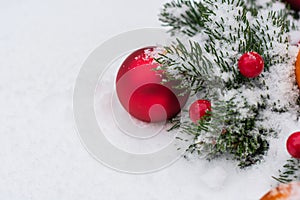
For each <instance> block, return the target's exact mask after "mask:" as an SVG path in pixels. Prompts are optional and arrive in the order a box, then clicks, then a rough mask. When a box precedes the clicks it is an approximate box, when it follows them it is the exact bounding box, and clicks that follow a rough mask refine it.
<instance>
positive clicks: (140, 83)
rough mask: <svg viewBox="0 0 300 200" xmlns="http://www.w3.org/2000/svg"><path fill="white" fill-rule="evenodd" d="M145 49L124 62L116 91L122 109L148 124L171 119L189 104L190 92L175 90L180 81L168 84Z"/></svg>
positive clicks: (152, 48)
mask: <svg viewBox="0 0 300 200" xmlns="http://www.w3.org/2000/svg"><path fill="white" fill-rule="evenodd" d="M154 49H155V47H145V48H141V49H138V50H136V51H134V52H133V53H131V54H130V55H129V56H128V57H127V58H126V59H125V60H124V62H123V63H122V65H121V67H120V69H119V71H118V74H117V78H116V90H117V95H118V98H119V100H120V102H121V104H122V106H123V107H124V108H125V109H126V110H127V112H129V113H130V114H131V115H132V116H134V117H135V118H137V119H139V120H142V121H145V122H161V121H165V120H167V119H171V118H173V117H174V116H176V114H178V113H179V112H180V110H181V108H182V107H183V106H184V105H185V103H186V101H187V99H188V96H189V93H186V94H185V95H180V94H182V92H183V90H179V89H175V88H174V86H176V84H177V85H178V84H179V82H178V81H168V82H166V83H164V84H162V81H163V80H164V79H166V77H165V75H164V73H163V71H162V70H157V69H156V68H157V67H158V66H159V65H158V64H157V63H156V62H154V60H153V57H152V56H151V52H153V51H154Z"/></svg>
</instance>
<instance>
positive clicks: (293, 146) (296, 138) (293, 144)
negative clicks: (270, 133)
mask: <svg viewBox="0 0 300 200" xmlns="http://www.w3.org/2000/svg"><path fill="white" fill-rule="evenodd" d="M286 148H287V150H288V152H289V154H290V155H291V156H292V157H294V158H300V132H295V133H293V134H292V135H290V136H289V138H288V140H287V142H286Z"/></svg>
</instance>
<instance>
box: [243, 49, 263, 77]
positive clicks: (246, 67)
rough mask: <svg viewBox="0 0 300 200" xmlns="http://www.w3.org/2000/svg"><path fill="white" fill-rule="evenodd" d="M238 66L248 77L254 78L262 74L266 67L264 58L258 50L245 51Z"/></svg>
mask: <svg viewBox="0 0 300 200" xmlns="http://www.w3.org/2000/svg"><path fill="white" fill-rule="evenodd" d="M238 68H239V70H240V72H241V74H242V75H243V76H245V77H247V78H254V77H257V76H259V75H260V74H261V72H262V71H263V69H264V60H263V58H262V57H261V56H260V55H259V54H258V53H256V52H254V51H252V52H247V53H244V54H243V55H242V56H241V57H240V59H239V61H238Z"/></svg>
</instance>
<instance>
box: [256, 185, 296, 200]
mask: <svg viewBox="0 0 300 200" xmlns="http://www.w3.org/2000/svg"><path fill="white" fill-rule="evenodd" d="M294 199H300V182H294V183H289V184H283V185H279V186H278V187H277V188H274V189H272V190H271V191H270V192H268V193H267V194H266V195H264V196H263V197H262V198H261V199H260V200H294Z"/></svg>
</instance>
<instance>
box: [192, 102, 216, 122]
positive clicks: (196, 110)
mask: <svg viewBox="0 0 300 200" xmlns="http://www.w3.org/2000/svg"><path fill="white" fill-rule="evenodd" d="M208 112H211V103H210V101H208V100H204V99H199V100H197V101H195V102H194V103H192V105H191V106H190V109H189V115H190V119H191V120H192V121H193V122H194V123H195V124H197V123H198V121H199V120H200V119H202V118H203V117H204V116H207V115H208Z"/></svg>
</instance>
